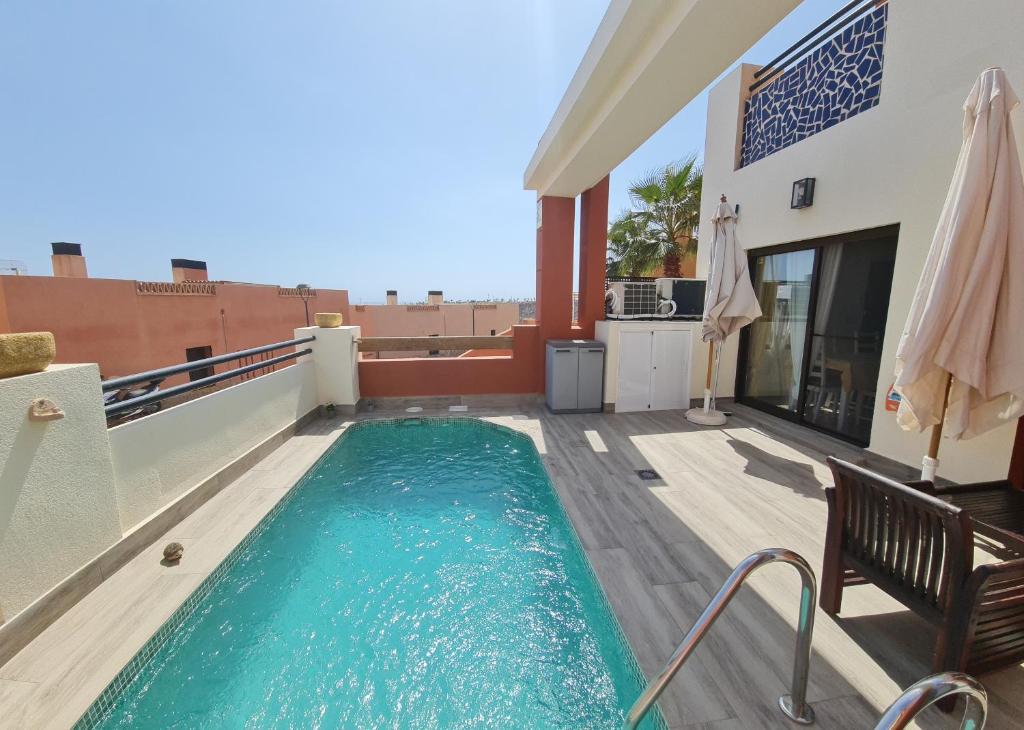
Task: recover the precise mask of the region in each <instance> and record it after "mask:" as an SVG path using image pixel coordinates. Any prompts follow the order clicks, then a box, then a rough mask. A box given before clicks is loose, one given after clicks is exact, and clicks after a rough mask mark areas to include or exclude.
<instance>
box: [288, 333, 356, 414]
mask: <svg viewBox="0 0 1024 730" xmlns="http://www.w3.org/2000/svg"><path fill="white" fill-rule="evenodd" d="M360 332H361V330H360V328H359V327H300V328H298V329H297V330H295V339H299V338H301V337H309V336H310V335H312V336H314V337H316V340H315V341H314V342H311V343H309V344H307V345H302V347H308V348H310V349H311V350H313V352H312V354H310V355H306V356H305V357H304V358H302V361H303V362H310V361H311V362H313V363H314V364H315V366H316V387H317V398H318V402H319V404H320V405H328V404H333V405H334V406H336V407H337V408H338V410H339V411H341V412H342V413H347V414H353V413H355V410H356V406H358V404H359V366H358V360H359V346H358V343H359V337H360Z"/></svg>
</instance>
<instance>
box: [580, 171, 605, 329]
mask: <svg viewBox="0 0 1024 730" xmlns="http://www.w3.org/2000/svg"><path fill="white" fill-rule="evenodd" d="M607 251H608V175H605V176H604V179H602V180H601V182H599V183H598V184H597V185H595V186H594V187H592V188H589V189H588V190H584V191H583V195H581V196H580V276H579V280H580V306H579V325H580V329H581V330H583V332H582V335H583V336H584V337H588V338H592V337H593V336H594V322H596V321H598V320H601V319H604V277H605V263H606V262H605V260H606V258H607Z"/></svg>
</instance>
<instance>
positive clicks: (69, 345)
mask: <svg viewBox="0 0 1024 730" xmlns="http://www.w3.org/2000/svg"><path fill="white" fill-rule="evenodd" d="M168 286H169V285H168ZM214 286H215V291H216V293H215V294H213V295H206V294H140V293H138V291H137V287H136V282H135V281H132V280H122V279H72V278H54V277H48V276H4V277H0V313H2V312H3V311H4V310H5V309H6V313H7V314H6V322H5V321H4V318H3V317H0V331H7V332H29V331H37V330H45V331H49V332H53V334H54V337H55V339H56V343H57V360H56V361H57V362H59V363H87V362H95V363H99V366H100V371H101V373H102V374H103V377H104V378H109V377H114V376H117V375H129V374H131V373H136V372H140V371H143V370H150V369H152V368H157V367H163V366H166V365H175V364H178V363H182V362H185V359H186V357H185V349H186V348H189V347H202V346H207V345H208V346H210V347H211V349H212V351H213V354H214V355H219V354H223V353H225V352H232V351H235V350H241V349H246V348H249V347H256V346H259V345H266V344H270V343H272V342H279V341H282V340H289V339H292V336H293V332H294V329H295V328H296V327H301V326H303V325H304V324H305V322H306V319H305V314H304V311H303V306H302V300H301V299H299V298H298V297H293V296H282V295H280V294H278V289H277V287H275V286H261V285H255V284H221V283H218V284H215V285H214ZM309 311H310V317H311V318H312V315H313V313H315V312H317V311H327V312H342V314H343V315H345V317H346V319H347V318H348V314H349V307H348V292H347V291H343V290H341V291H339V290H325V289H319V290H317V296H316V297H313V298H311V299H310V301H309ZM276 354H283V353H276ZM235 366H236V365H235V364H234V363H226V364H225V365H223V366H221V367H219V368H218V370H226V369H230V368H231V367H235ZM186 380H187V376H184V375H182V376H176V377H175V378H169V379H168V380H167V381H166V384H168V385H171V384H174V383H178V382H185V381H186Z"/></svg>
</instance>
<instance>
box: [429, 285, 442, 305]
mask: <svg viewBox="0 0 1024 730" xmlns="http://www.w3.org/2000/svg"><path fill="white" fill-rule="evenodd" d="M427 304H444V292H442V291H441V290H440V289H431V290H430V291H428V292H427Z"/></svg>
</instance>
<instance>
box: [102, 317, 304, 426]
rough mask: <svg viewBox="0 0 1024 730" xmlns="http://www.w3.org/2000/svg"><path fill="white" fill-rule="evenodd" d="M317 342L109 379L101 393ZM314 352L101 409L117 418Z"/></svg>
mask: <svg viewBox="0 0 1024 730" xmlns="http://www.w3.org/2000/svg"><path fill="white" fill-rule="evenodd" d="M315 339H316V337H315V336H313V335H310V336H309V337H300V338H298V339H295V340H285V341H284V342H275V343H273V344H272V345H263V346H261V347H252V348H250V349H248V350H239V351H237V352H229V353H226V354H224V355H217V356H215V357H207V358H204V359H202V360H193V361H191V362H187V363H182V364H180V365H170V366H168V367H165V368H157V369H156V370H147V371H145V372H142V373H136V374H135V375H125V376H124V377H120V378H111V379H110V380H104V381H103V383H102V385H103V392H104V393H110V392H111V391H124V390H125V389H126V388H129V387H130V386H132V385H138V384H140V383H153V382H157V383H159V382H160V381H162V380H164V379H166V378H169V377H170V376H172V375H178V374H179V373H187V372H191V371H193V370H200V369H203V368H210V367H213V366H214V365H219V364H220V363H224V362H230V361H232V360H241V359H243V358H247V357H252V356H254V355H260V354H263V353H267V352H271V351H273V350H280V349H283V348H285V347H294V346H296V345H302V344H305V343H307V342H312V341H314V340H315ZM311 352H313V351H312V350H311V349H309V348H306V349H304V350H297V351H295V352H288V353H285V354H284V355H278V356H276V357H271V358H269V359H266V360H259V361H256V362H254V363H251V364H249V365H244V366H242V367H238V368H234V369H232V370H225V371H224V372H222V373H216V374H215V375H210V376H208V377H205V378H199V379H197V380H193V381H191V382H189V383H183V384H181V385H175V386H173V387H170V388H165V389H162V390H154V391H153V392H151V393H146V394H144V395H140V396H137V397H129V398H125V399H123V400H114V401H113V402H110V403H108V404H107V405H106V406H104V409H103V410H104V411H105V412H106V414H107V415H108V416H113V415H117V414H119V413H123V412H125V411H130V410H134V409H136V408H140V407H142V406H145V405H149V404H151V403H156V402H159V401H162V400H164V399H166V398H171V397H173V396H176V395H181V394H182V393H188V392H189V391H192V390H198V389H199V388H205V387H207V386H210V385H214V384H215V383H220V382H222V381H225V380H230V379H231V378H236V377H238V376H240V375H245V374H246V373H251V372H253V371H256V370H260V369H264V368H268V367H273V366H274V365H277V364H278V363H282V362H287V361H288V360H293V359H295V358H297V357H301V356H302V355H308V354H310V353H311Z"/></svg>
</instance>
